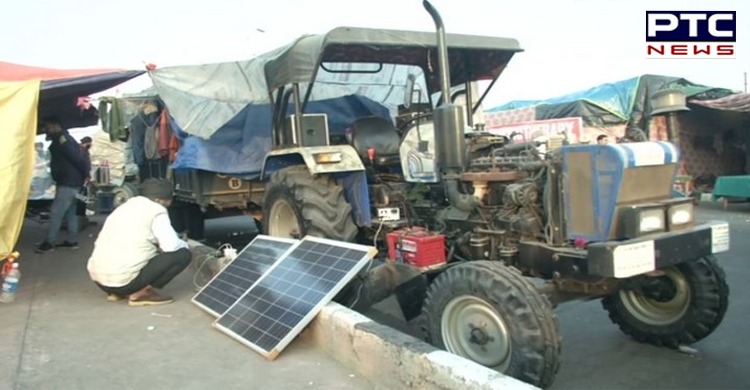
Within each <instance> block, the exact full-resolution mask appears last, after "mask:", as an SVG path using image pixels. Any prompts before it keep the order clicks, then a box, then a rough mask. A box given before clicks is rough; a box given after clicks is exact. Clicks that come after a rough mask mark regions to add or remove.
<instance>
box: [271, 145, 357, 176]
mask: <svg viewBox="0 0 750 390" xmlns="http://www.w3.org/2000/svg"><path fill="white" fill-rule="evenodd" d="M326 157H327V158H328V161H326ZM301 164H304V165H305V166H307V169H308V170H309V171H310V174H311V175H315V174H319V173H338V172H353V171H364V170H365V166H364V164H363V163H362V159H361V158H360V157H359V154H357V151H356V150H355V149H354V148H353V147H352V146H350V145H331V146H308V147H298V148H284V149H279V150H272V151H271V152H269V153H268V154H267V155H266V157H265V159H264V161H263V170H262V171H261V174H260V178H261V180H263V181H265V180H268V178H269V177H271V175H272V174H273V173H274V172H276V171H278V170H279V169H281V168H284V167H288V166H292V165H301Z"/></svg>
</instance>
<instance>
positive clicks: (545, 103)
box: [487, 75, 732, 127]
mask: <svg viewBox="0 0 750 390" xmlns="http://www.w3.org/2000/svg"><path fill="white" fill-rule="evenodd" d="M671 88H675V89H680V90H682V91H683V92H684V93H685V95H686V96H687V97H688V98H689V99H690V100H705V99H716V98H720V97H724V96H727V95H730V94H732V91H730V90H727V89H722V88H713V87H708V86H704V85H700V84H695V83H692V82H690V81H688V80H685V79H683V78H679V77H672V76H658V75H642V76H639V77H634V78H631V79H627V80H622V81H618V82H614V83H607V84H602V85H599V86H596V87H593V88H590V89H587V90H585V91H580V92H576V93H571V94H568V95H564V96H560V97H556V98H551V99H546V100H523V101H512V102H509V103H506V104H504V105H501V106H497V107H493V108H491V109H489V110H487V112H501V111H509V110H514V109H519V108H528V107H533V108H534V109H535V111H536V118H535V119H537V120H542V119H555V118H565V117H577V116H580V117H582V118H583V121H584V123H585V124H586V125H589V126H608V125H615V124H621V123H631V124H633V125H636V126H639V127H641V126H643V125H644V123H645V119H646V116H645V115H647V114H648V113H649V112H650V111H651V99H650V98H651V95H653V93H654V92H657V91H659V90H662V89H671Z"/></svg>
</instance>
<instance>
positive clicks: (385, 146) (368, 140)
mask: <svg viewBox="0 0 750 390" xmlns="http://www.w3.org/2000/svg"><path fill="white" fill-rule="evenodd" d="M400 143H401V137H399V135H398V132H397V131H396V127H394V126H393V124H392V123H391V122H389V121H388V120H387V119H384V118H381V117H377V116H369V117H365V118H360V119H357V120H356V121H355V122H354V124H353V125H352V146H353V147H354V149H356V150H357V153H358V154H359V156H360V157H361V158H362V160H363V161H365V162H368V161H370V158H369V157H368V156H367V150H368V149H371V148H372V149H375V163H376V164H378V165H398V164H401V160H400V158H399V153H398V148H399V144H400Z"/></svg>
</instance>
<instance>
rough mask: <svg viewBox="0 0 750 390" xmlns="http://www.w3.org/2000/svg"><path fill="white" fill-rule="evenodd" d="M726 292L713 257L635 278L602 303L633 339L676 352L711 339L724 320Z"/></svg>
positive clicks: (727, 294) (721, 273)
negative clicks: (709, 337)
mask: <svg viewBox="0 0 750 390" xmlns="http://www.w3.org/2000/svg"><path fill="white" fill-rule="evenodd" d="M728 302H729V287H728V286H727V282H726V279H725V275H724V271H723V270H722V269H721V267H719V265H718V264H717V263H716V260H715V259H714V258H713V257H706V258H702V259H699V260H696V261H689V262H685V263H682V264H678V265H676V266H674V267H669V268H666V269H664V270H662V274H661V275H660V276H655V277H645V276H639V277H636V278H633V279H632V280H630V281H628V282H626V284H625V285H624V286H623V288H621V289H620V290H618V291H617V292H615V293H614V294H612V295H610V296H607V297H605V298H604V299H603V300H602V305H603V306H604V309H606V310H607V311H608V312H609V318H610V319H611V320H612V322H614V323H615V324H617V325H618V326H619V327H620V330H622V332H623V333H625V334H627V335H629V336H631V337H633V338H634V339H635V340H637V341H640V342H644V343H649V344H654V345H658V346H665V347H670V348H677V347H678V346H680V345H682V344H691V343H694V342H696V341H698V340H701V339H703V338H704V337H706V336H708V335H709V334H711V333H712V332H713V331H714V330H715V329H716V328H717V327H718V326H719V324H720V323H721V321H722V320H723V319H724V313H726V311H727V305H728Z"/></svg>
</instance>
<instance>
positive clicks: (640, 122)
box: [485, 75, 750, 177]
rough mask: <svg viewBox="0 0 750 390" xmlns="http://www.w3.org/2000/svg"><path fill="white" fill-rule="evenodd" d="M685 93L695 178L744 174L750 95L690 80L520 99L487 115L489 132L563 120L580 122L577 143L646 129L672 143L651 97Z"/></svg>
mask: <svg viewBox="0 0 750 390" xmlns="http://www.w3.org/2000/svg"><path fill="white" fill-rule="evenodd" d="M663 89H679V90H681V91H682V92H684V93H685V95H686V96H687V105H688V107H689V108H690V111H686V112H681V113H679V114H677V119H678V121H677V122H678V132H679V136H680V148H681V150H682V154H683V156H684V161H685V168H686V170H687V172H688V173H689V174H690V175H692V176H695V177H699V176H722V175H729V174H743V173H745V172H746V171H747V169H746V167H745V163H743V162H742V161H743V160H747V159H746V155H747V154H748V153H747V151H746V150H744V149H745V145H747V144H750V94H746V93H737V92H735V91H732V90H729V89H725V88H716V87H711V86H705V85H700V84H696V83H693V82H690V81H688V80H686V79H684V78H680V77H673V76H659V75H642V76H638V77H633V78H630V79H627V80H622V81H617V82H613V83H606V84H602V85H598V86H595V87H592V88H589V89H586V90H584V91H580V92H575V93H571V94H567V95H564V96H560V97H555V98H550V99H545V100H518V101H511V102H509V103H506V104H503V105H501V106H497V107H493V108H490V109H488V110H486V111H485V124H486V129H488V130H490V131H493V130H494V131H495V132H498V130H501V129H504V128H510V125H513V124H517V123H529V122H534V121H543V120H553V119H562V118H580V119H581V121H582V123H583V130H582V131H581V133H580V139H577V140H574V142H576V141H577V142H591V141H592V140H594V139H596V137H597V136H598V135H600V134H606V135H609V136H611V137H623V136H624V134H625V129H626V128H628V127H638V128H640V129H644V130H645V131H646V133H647V134H648V136H649V138H650V139H652V140H666V139H667V138H668V137H667V131H666V121H665V120H664V117H663V116H654V117H652V116H651V115H650V112H651V99H650V97H651V96H652V95H653V94H654V93H655V92H657V91H659V90H663Z"/></svg>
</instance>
